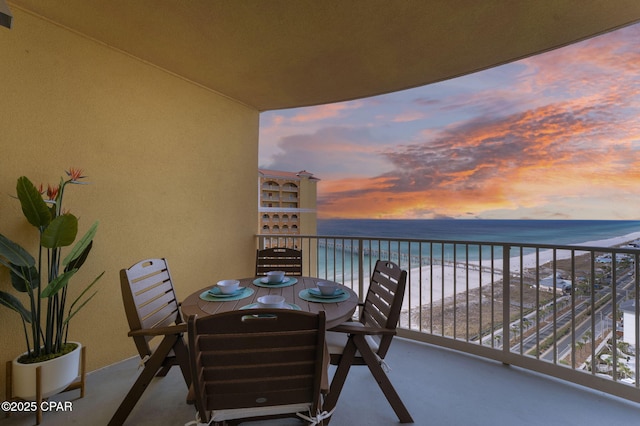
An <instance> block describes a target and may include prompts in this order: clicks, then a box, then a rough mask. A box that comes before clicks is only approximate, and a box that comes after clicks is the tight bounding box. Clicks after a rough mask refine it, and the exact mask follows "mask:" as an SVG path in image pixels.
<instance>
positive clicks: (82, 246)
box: [62, 221, 98, 268]
mask: <svg viewBox="0 0 640 426" xmlns="http://www.w3.org/2000/svg"><path fill="white" fill-rule="evenodd" d="M97 231H98V221H96V222H94V223H93V225H91V228H89V230H88V231H87V232H86V233H85V234H84V235H83V236H82V238H80V239H79V240H78V242H77V243H76V245H75V246H74V247H73V249H72V250H71V251H70V252H69V254H68V255H67V257H65V258H64V260H63V261H62V264H63V265H68V264H70V263H77V266H74V267H76V268H80V266H82V264H83V263H84V261H85V260H86V259H87V256H88V255H89V251H91V243H92V242H93V237H95V235H96V232H97ZM76 260H77V262H76Z"/></svg>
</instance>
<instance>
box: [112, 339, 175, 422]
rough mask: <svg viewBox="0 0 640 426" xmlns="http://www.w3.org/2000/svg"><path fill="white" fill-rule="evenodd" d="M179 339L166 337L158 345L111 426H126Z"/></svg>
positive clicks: (116, 413) (115, 415)
mask: <svg viewBox="0 0 640 426" xmlns="http://www.w3.org/2000/svg"><path fill="white" fill-rule="evenodd" d="M179 338H180V339H181V338H182V337H181V336H179V335H171V336H165V337H164V339H162V342H160V345H158V347H157V348H156V350H155V352H154V353H153V355H151V358H149V360H148V361H147V362H146V363H145V365H144V370H142V373H140V375H139V376H138V379H137V380H136V382H135V383H134V384H133V386H131V389H130V390H129V392H128V393H127V396H125V398H124V400H123V401H122V403H121V404H120V406H119V407H118V410H117V411H116V412H115V414H114V415H113V417H112V418H111V420H110V421H109V426H118V425H122V424H124V422H125V420H126V419H127V417H128V416H129V414H130V413H131V410H133V407H135V405H136V404H137V403H138V400H140V397H141V396H142V394H143V393H144V391H145V389H146V388H147V386H149V383H151V380H152V379H153V377H154V376H155V375H156V373H157V371H158V369H159V368H160V366H162V363H163V361H164V359H165V358H166V357H167V355H168V354H169V351H171V348H172V347H173V346H174V345H175V343H176V340H177V339H179Z"/></svg>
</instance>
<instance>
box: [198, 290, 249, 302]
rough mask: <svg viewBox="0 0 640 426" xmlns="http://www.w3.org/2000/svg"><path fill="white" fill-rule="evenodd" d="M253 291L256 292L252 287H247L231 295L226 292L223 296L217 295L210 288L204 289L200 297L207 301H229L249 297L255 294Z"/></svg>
mask: <svg viewBox="0 0 640 426" xmlns="http://www.w3.org/2000/svg"><path fill="white" fill-rule="evenodd" d="M253 292H254V290H253V289H252V288H248V287H246V288H245V289H244V290H242V292H240V293H239V294H232V295H229V296H227V295H226V294H225V295H221V296H216V295H214V294H212V293H211V289H210V290H207V291H203V292H202V293H201V294H200V299H202V300H206V301H207V302H229V301H231V300H240V299H244V298H247V297H249V296H251V295H252V294H253Z"/></svg>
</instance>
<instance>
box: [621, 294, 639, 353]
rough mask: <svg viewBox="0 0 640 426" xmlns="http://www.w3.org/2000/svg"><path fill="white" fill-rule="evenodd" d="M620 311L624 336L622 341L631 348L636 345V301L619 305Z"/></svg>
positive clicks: (628, 301)
mask: <svg viewBox="0 0 640 426" xmlns="http://www.w3.org/2000/svg"><path fill="white" fill-rule="evenodd" d="M620 310H621V311H622V324H623V325H624V334H623V337H622V340H623V341H624V342H626V343H628V344H630V345H631V346H635V345H636V301H635V299H631V300H627V301H626V302H622V303H621V304H620Z"/></svg>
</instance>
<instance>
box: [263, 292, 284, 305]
mask: <svg viewBox="0 0 640 426" xmlns="http://www.w3.org/2000/svg"><path fill="white" fill-rule="evenodd" d="M283 306H284V297H282V296H278V295H276V294H268V295H266V296H261V297H258V307H259V308H282V307H283Z"/></svg>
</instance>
